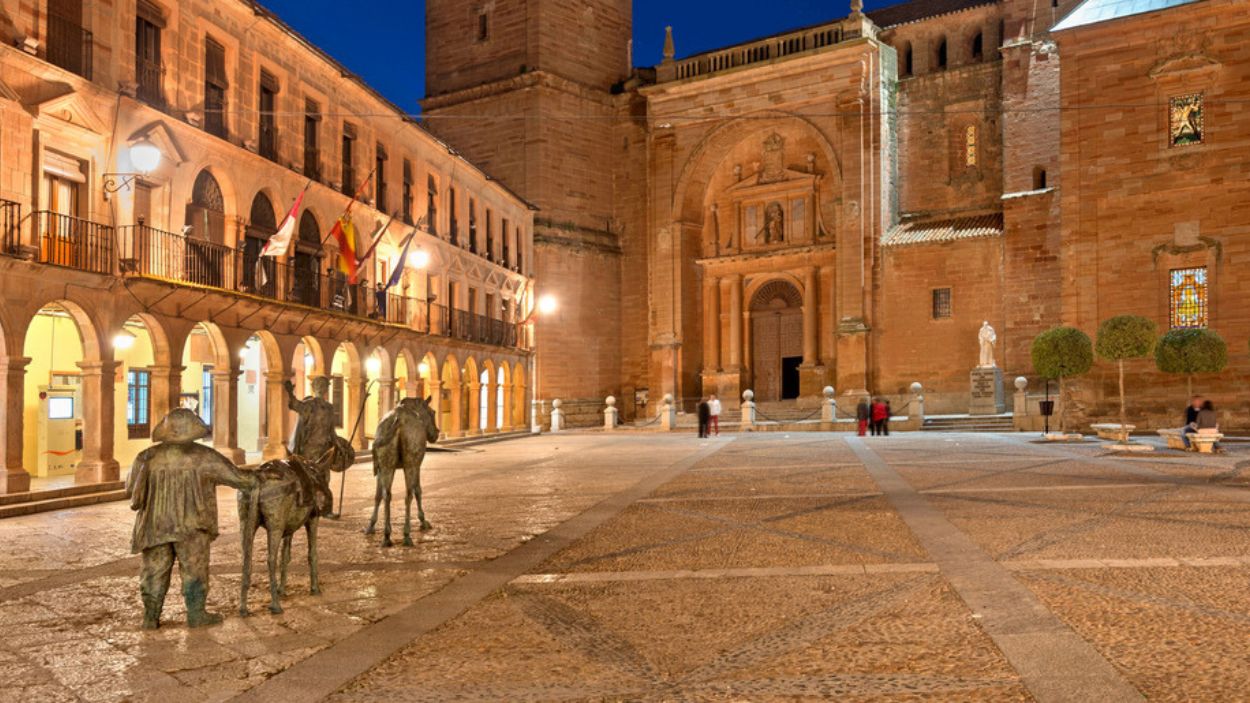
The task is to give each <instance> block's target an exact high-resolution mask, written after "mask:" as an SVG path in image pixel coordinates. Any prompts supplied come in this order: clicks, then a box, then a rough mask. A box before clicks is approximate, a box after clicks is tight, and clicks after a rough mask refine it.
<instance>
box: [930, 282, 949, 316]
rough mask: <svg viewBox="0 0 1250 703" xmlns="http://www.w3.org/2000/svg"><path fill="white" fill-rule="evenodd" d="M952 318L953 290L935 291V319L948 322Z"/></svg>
mask: <svg viewBox="0 0 1250 703" xmlns="http://www.w3.org/2000/svg"><path fill="white" fill-rule="evenodd" d="M950 316H951V289H950V288H934V289H933V319H935V320H946V319H949V318H950Z"/></svg>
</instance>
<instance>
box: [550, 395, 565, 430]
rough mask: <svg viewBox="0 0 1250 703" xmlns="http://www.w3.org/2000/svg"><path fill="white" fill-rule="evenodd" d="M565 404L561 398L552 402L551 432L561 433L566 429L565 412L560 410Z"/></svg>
mask: <svg viewBox="0 0 1250 703" xmlns="http://www.w3.org/2000/svg"><path fill="white" fill-rule="evenodd" d="M562 404H563V403H562V402H561V401H560V399H559V398H556V399H555V400H553V401H551V431H552V432H559V431H560V430H563V429H564V411H562V410H560V406H561V405H562Z"/></svg>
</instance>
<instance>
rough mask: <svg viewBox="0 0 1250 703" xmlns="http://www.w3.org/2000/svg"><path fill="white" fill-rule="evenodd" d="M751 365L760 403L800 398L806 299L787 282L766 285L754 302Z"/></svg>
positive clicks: (752, 310)
mask: <svg viewBox="0 0 1250 703" xmlns="http://www.w3.org/2000/svg"><path fill="white" fill-rule="evenodd" d="M751 362H752V363H751V369H752V377H753V378H754V379H755V398H756V400H757V401H765V402H767V401H775V400H791V399H794V398H798V397H799V366H800V365H801V364H802V363H803V296H802V295H800V294H799V291H798V289H797V288H795V287H794V285H793V284H791V283H790V282H788V281H780V280H779V281H772V282H770V283H767V284H765V285H764V286H763V287H761V288H760V289H759V290H758V291H756V292H755V295H754V296H752V298H751Z"/></svg>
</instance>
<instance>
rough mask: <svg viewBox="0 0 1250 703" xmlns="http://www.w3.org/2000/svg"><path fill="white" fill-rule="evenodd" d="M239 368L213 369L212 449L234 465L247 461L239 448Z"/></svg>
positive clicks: (244, 453) (245, 455)
mask: <svg viewBox="0 0 1250 703" xmlns="http://www.w3.org/2000/svg"><path fill="white" fill-rule="evenodd" d="M240 373H242V369H240V368H237V367H236V368H232V369H213V448H214V449H216V450H217V451H219V452H221V453H222V454H225V455H226V458H227V459H229V460H230V461H233V462H234V463H236V464H242V463H244V462H245V461H247V453H246V452H244V451H243V450H242V449H240V448H239V374H240Z"/></svg>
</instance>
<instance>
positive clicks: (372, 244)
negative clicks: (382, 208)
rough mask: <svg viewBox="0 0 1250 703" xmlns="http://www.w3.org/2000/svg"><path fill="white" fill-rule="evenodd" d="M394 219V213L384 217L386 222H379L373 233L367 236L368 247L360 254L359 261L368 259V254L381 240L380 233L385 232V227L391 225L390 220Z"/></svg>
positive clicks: (371, 252)
mask: <svg viewBox="0 0 1250 703" xmlns="http://www.w3.org/2000/svg"><path fill="white" fill-rule="evenodd" d="M394 219H395V213H391V216H390V217H388V218H386V222H382V223H380V224H379V225H378V228H377V229H375V230H374V231H373V234H372V235H370V237H369V241H370V244H369V248H368V249H366V250H365V253H363V254H361V255H360V263H362V264H363V263H364V262H366V261H368V260H369V256H370V255H372V254H373V250H374V249H376V248H377V246H378V243H379V242H381V241H382V235H384V234H386V228H387V227H390V226H391V222H392V221H394Z"/></svg>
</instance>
